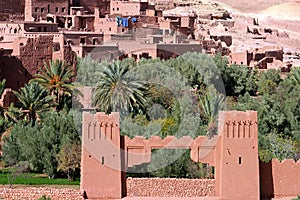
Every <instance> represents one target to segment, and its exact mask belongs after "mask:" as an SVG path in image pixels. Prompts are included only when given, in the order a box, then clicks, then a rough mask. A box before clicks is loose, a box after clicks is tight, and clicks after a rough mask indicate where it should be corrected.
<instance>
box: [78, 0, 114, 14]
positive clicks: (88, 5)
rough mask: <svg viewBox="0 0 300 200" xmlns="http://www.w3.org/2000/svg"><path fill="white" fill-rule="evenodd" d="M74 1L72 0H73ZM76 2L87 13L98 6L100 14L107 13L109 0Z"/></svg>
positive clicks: (92, 11) (81, 0)
mask: <svg viewBox="0 0 300 200" xmlns="http://www.w3.org/2000/svg"><path fill="white" fill-rule="evenodd" d="M73 2H74V0H73ZM78 4H79V5H80V6H83V7H84V9H85V10H87V11H88V12H89V13H94V9H95V7H98V8H99V11H100V16H104V15H105V14H109V8H110V0H78Z"/></svg>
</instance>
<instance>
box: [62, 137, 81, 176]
mask: <svg viewBox="0 0 300 200" xmlns="http://www.w3.org/2000/svg"><path fill="white" fill-rule="evenodd" d="M57 157H58V168H57V169H58V170H62V171H63V172H65V173H66V174H67V176H68V179H69V180H70V181H71V180H74V172H75V170H76V169H79V168H80V161H81V143H80V142H79V141H78V142H75V143H73V144H68V143H66V144H64V145H63V146H62V148H61V150H60V152H59V153H58V155H57Z"/></svg>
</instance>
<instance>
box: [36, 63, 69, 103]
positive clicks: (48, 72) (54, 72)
mask: <svg viewBox="0 0 300 200" xmlns="http://www.w3.org/2000/svg"><path fill="white" fill-rule="evenodd" d="M74 75H75V72H74V70H73V68H72V67H71V66H69V65H65V63H64V62H63V61H61V60H56V61H49V65H47V64H46V63H45V64H44V68H42V69H41V70H40V73H39V74H36V75H35V78H34V79H32V81H33V82H38V83H39V84H41V85H42V86H43V87H45V88H46V89H47V90H48V91H49V92H50V94H51V95H54V96H55V97H56V98H55V100H56V102H57V104H58V105H59V106H60V105H61V103H63V100H64V99H66V96H67V97H71V96H72V91H73V89H74V84H73V83H72V78H73V77H74Z"/></svg>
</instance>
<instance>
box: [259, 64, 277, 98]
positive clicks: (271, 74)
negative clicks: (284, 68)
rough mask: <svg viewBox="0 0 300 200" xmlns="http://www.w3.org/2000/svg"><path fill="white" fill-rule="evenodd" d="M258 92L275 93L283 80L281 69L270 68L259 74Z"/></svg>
mask: <svg viewBox="0 0 300 200" xmlns="http://www.w3.org/2000/svg"><path fill="white" fill-rule="evenodd" d="M258 78H259V81H258V82H257V84H258V90H257V91H258V92H259V93H260V94H274V93H275V92H276V88H277V86H278V85H279V83H280V82H281V81H282V79H281V77H280V71H278V70H275V69H269V70H267V71H263V72H260V73H259V74H258Z"/></svg>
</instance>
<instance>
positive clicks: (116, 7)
mask: <svg viewBox="0 0 300 200" xmlns="http://www.w3.org/2000/svg"><path fill="white" fill-rule="evenodd" d="M140 9H141V4H140V2H135V1H133V2H130V1H118V0H111V1H110V14H111V15H122V16H135V15H140Z"/></svg>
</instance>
